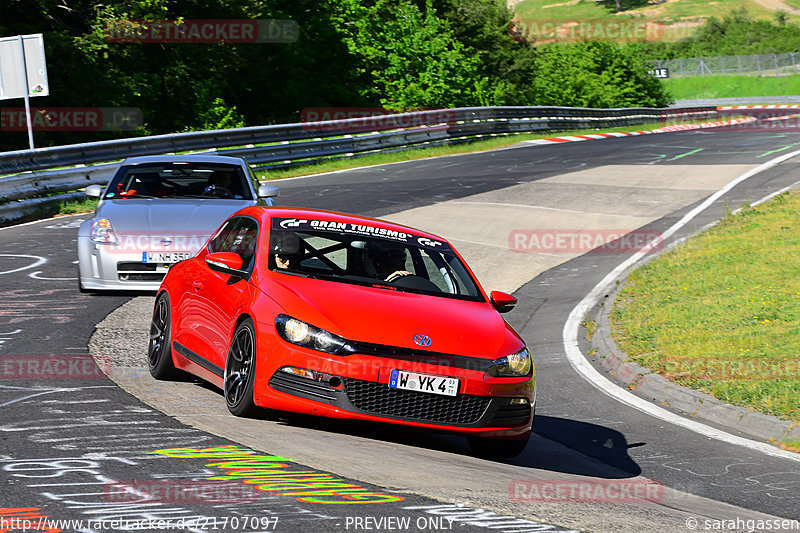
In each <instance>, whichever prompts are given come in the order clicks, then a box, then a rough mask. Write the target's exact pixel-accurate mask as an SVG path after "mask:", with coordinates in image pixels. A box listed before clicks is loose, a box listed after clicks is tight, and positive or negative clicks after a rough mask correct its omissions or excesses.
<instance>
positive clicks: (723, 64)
mask: <svg viewBox="0 0 800 533" xmlns="http://www.w3.org/2000/svg"><path fill="white" fill-rule="evenodd" d="M721 59H722V75H723V76H724V75H725V74H726V72H725V56H722V57H721Z"/></svg>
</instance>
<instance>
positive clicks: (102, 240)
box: [90, 218, 117, 244]
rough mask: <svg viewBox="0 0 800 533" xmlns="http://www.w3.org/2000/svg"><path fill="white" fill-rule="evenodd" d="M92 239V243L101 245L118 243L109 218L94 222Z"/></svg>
mask: <svg viewBox="0 0 800 533" xmlns="http://www.w3.org/2000/svg"><path fill="white" fill-rule="evenodd" d="M90 238H91V239H92V242H96V243H99V244H113V243H116V242H117V235H116V234H115V233H114V228H113V227H112V226H111V221H110V220H108V219H107V218H98V219H96V220H93V221H92V231H91V234H90Z"/></svg>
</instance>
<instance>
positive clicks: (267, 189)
mask: <svg viewBox="0 0 800 533" xmlns="http://www.w3.org/2000/svg"><path fill="white" fill-rule="evenodd" d="M280 192H281V191H280V189H278V188H277V187H276V186H274V185H259V186H258V197H259V198H277V196H278V195H279V194H280Z"/></svg>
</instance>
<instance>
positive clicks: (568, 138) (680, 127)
mask: <svg viewBox="0 0 800 533" xmlns="http://www.w3.org/2000/svg"><path fill="white" fill-rule="evenodd" d="M757 120H758V119H757V118H756V117H746V118H737V119H734V120H724V121H717V122H703V123H702V124H676V125H674V126H665V127H663V128H658V129H655V130H647V131H630V132H627V133H619V132H614V133H590V134H587V135H565V136H563V137H549V138H547V139H534V140H532V141H522V142H523V143H525V144H559V143H568V142H577V141H590V140H592V139H608V138H610V137H633V136H636V135H652V134H654V133H669V132H672V131H688V130H701V129H706V128H719V127H721V126H733V125H735V124H747V123H749V122H756V121H757Z"/></svg>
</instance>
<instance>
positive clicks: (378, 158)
mask: <svg viewBox="0 0 800 533" xmlns="http://www.w3.org/2000/svg"><path fill="white" fill-rule="evenodd" d="M692 122H701V121H692ZM688 123H690V122H686V124H688ZM670 125H672V124H670ZM661 127H664V123H659V122H653V123H648V124H639V125H636V126H625V127H620V128H602V129H595V130H591V129H583V130H569V131H547V132H542V133H535V134H519V135H503V136H496V137H489V138H486V139H484V140H477V141H473V142H470V143H464V144H456V145H449V146H435V147H432V148H419V149H416V150H407V151H402V152H391V153H376V154H371V155H365V156H362V157H356V158H348V159H332V160H330V161H323V162H321V163H315V164H311V165H303V166H300V167H292V168H286V169H277V170H267V171H259V172H258V176H259V178H260V179H262V180H273V179H282V178H293V177H297V176H306V175H309V174H321V173H323V172H333V171H336V170H345V169H349V168H357V167H364V166H369V165H384V164H387V163H397V162H401V161H412V160H415V159H423V158H426V157H437V156H445V155H453V154H466V153H472V152H484V151H487V150H495V149H497V148H504V147H507V146H511V145H513V144H517V143H518V142H522V141H529V140H534V139H545V138H547V137H557V136H560V135H585V134H587V133H613V132H631V131H645V130H654V129H658V128H661Z"/></svg>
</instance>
